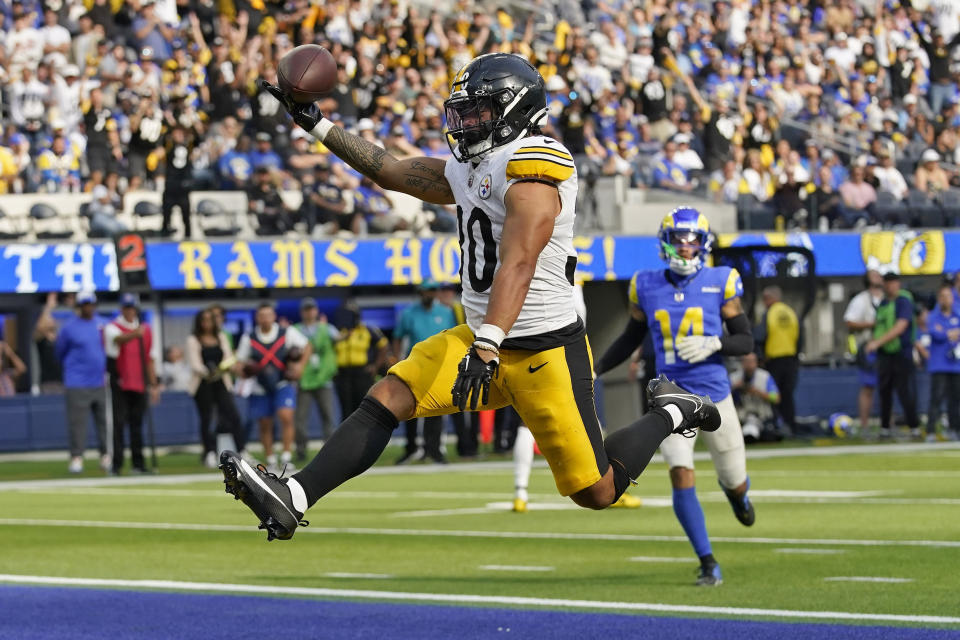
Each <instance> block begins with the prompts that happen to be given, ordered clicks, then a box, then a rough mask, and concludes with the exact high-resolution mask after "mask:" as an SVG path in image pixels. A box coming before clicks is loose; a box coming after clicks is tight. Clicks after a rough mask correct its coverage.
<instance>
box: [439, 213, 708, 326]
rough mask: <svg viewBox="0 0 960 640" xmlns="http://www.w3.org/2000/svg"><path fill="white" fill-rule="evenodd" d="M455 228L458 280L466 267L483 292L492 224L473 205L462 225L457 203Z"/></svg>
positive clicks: (493, 258)
mask: <svg viewBox="0 0 960 640" xmlns="http://www.w3.org/2000/svg"><path fill="white" fill-rule="evenodd" d="M475 227H480V243H481V244H482V245H483V271H482V272H481V273H480V275H479V276H478V275H477V237H476V231H475V229H474V228H475ZM457 230H458V231H459V232H460V281H461V282H463V281H464V277H463V272H464V267H466V272H467V277H468V278H469V279H470V288H471V289H473V290H474V291H476V292H477V293H483V292H484V291H486V290H487V289H489V288H490V287H491V285H493V273H494V271H496V270H497V243H496V241H495V240H494V239H493V225H492V224H491V223H490V218H489V217H488V216H487V214H486V213H484V211H483V209H481V208H480V207H474V208H473V211H471V212H470V217H469V218H467V224H466V226H464V224H463V209H461V208H460V206H459V205H457ZM701 324H702V323H701Z"/></svg>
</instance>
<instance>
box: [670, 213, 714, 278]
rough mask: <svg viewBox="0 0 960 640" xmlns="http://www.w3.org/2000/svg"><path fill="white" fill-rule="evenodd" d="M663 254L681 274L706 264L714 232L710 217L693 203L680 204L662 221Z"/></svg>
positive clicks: (684, 274)
mask: <svg viewBox="0 0 960 640" xmlns="http://www.w3.org/2000/svg"><path fill="white" fill-rule="evenodd" d="M658 237H659V240H660V258H661V259H662V260H663V261H664V262H666V263H667V265H668V266H669V267H670V270H671V271H673V272H674V273H676V274H677V275H679V276H689V275H692V274H694V273H696V272H697V271H699V270H700V269H702V268H703V266H704V264H703V259H704V257H705V256H706V255H707V254H708V253H710V245H711V241H712V236H711V234H710V222H709V221H708V220H707V217H706V216H705V215H703V214H702V213H700V212H699V211H697V210H696V209H694V208H693V207H677V208H676V209H674V210H673V211H671V212H670V213H668V214H667V215H666V216H665V217H664V218H663V221H662V222H661V223H660V232H659V234H658Z"/></svg>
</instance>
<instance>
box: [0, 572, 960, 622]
mask: <svg viewBox="0 0 960 640" xmlns="http://www.w3.org/2000/svg"><path fill="white" fill-rule="evenodd" d="M0 582H8V583H14V584H41V585H53V586H72V587H119V588H127V589H158V590H166V591H207V592H214V593H252V594H255V595H259V596H274V595H291V596H307V597H313V598H354V599H370V600H406V601H413V602H452V603H469V604H491V605H505V606H511V607H516V606H526V607H546V608H559V609H572V608H575V609H587V610H612V611H656V612H662V613H693V614H703V615H716V616H766V617H771V618H800V619H805V618H806V619H816V620H869V621H878V622H912V623H918V624H960V618H958V617H948V616H928V615H900V614H891V613H858V612H852V611H801V610H791V609H759V608H740V607H707V606H697V605H680V604H661V603H653V602H609V601H598V600H567V599H556V598H528V597H520V596H489V595H472V594H458V595H454V594H445V593H410V592H403V591H372V590H369V591H368V590H360V589H323V588H316V587H282V586H263V585H248V584H222V583H216V582H180V581H175V580H117V579H98V578H66V577H57V576H23V575H10V574H0Z"/></svg>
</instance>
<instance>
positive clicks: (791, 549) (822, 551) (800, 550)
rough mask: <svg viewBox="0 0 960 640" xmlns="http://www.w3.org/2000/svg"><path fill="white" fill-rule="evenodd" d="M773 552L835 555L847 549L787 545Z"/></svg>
mask: <svg viewBox="0 0 960 640" xmlns="http://www.w3.org/2000/svg"><path fill="white" fill-rule="evenodd" d="M773 552H774V553H797V554H801V555H806V554H810V555H823V556H828V555H834V554H837V553H846V551H845V550H843V549H804V548H797V547H786V548H783V549H774V550H773Z"/></svg>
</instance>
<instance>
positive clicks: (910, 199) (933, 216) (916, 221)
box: [907, 189, 944, 228]
mask: <svg viewBox="0 0 960 640" xmlns="http://www.w3.org/2000/svg"><path fill="white" fill-rule="evenodd" d="M907 206H908V207H910V215H911V217H912V220H913V226H915V227H926V228H930V227H942V226H943V224H944V216H943V210H942V209H940V207H939V206H937V204H936V203H935V202H933V200H931V199H930V196H928V195H927V194H926V193H925V192H923V191H920V190H918V189H910V192H909V193H908V194H907Z"/></svg>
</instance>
